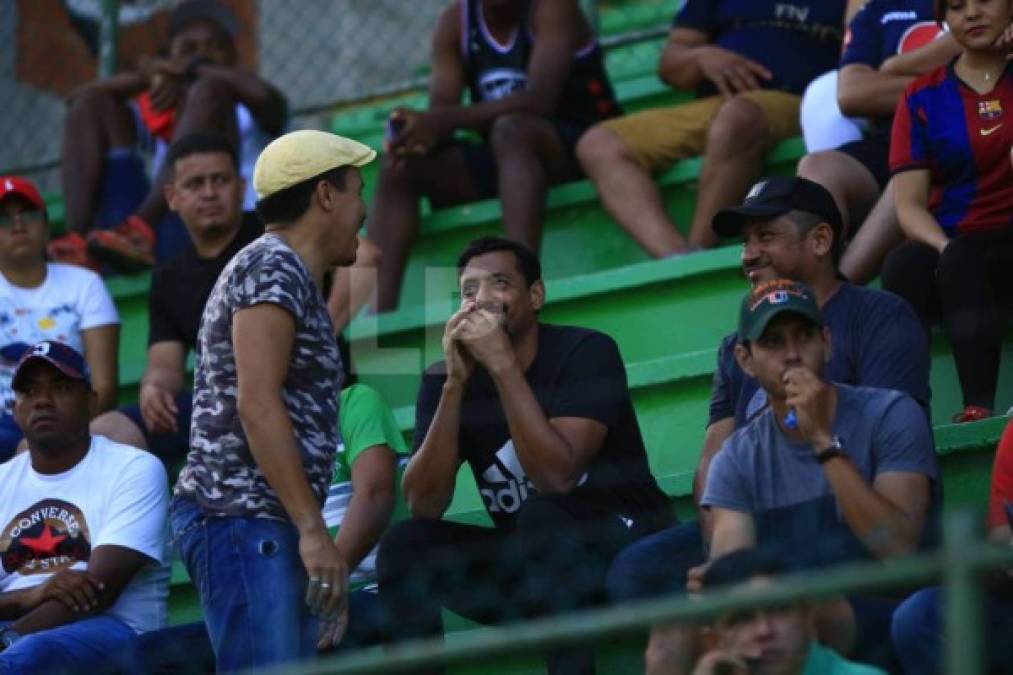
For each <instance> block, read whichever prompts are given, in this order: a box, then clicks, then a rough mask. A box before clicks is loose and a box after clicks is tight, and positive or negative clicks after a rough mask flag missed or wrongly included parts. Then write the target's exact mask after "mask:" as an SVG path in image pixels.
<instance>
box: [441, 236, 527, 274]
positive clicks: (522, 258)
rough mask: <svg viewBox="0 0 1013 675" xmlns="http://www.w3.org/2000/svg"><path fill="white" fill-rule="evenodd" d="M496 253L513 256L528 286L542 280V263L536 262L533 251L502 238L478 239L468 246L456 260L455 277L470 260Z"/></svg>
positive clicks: (518, 243)
mask: <svg viewBox="0 0 1013 675" xmlns="http://www.w3.org/2000/svg"><path fill="white" fill-rule="evenodd" d="M497 251H509V252H510V253H513V254H514V258H516V259H517V269H518V270H519V271H520V273H521V274H523V275H524V281H526V282H527V284H528V286H531V284H533V283H535V282H536V281H538V280H539V279H541V278H542V263H540V262H539V261H538V256H537V255H535V253H534V251H532V250H531V249H530V248H528V247H527V246H525V245H524V244H521V243H520V242H516V241H512V240H510V239H504V238H502V237H480V238H479V239H475V240H474V241H472V242H471V243H470V244H468V245H467V247H465V249H464V251H462V252H461V255H460V256H459V257H458V258H457V275H458V276H460V275H461V272H463V271H464V268H465V267H467V265H468V262H469V261H470V260H471V259H472V258H477V257H478V256H480V255H485V254H486V253H495V252H497Z"/></svg>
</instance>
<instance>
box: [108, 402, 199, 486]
mask: <svg viewBox="0 0 1013 675" xmlns="http://www.w3.org/2000/svg"><path fill="white" fill-rule="evenodd" d="M176 409H177V411H178V412H177V413H176V431H174V432H170V433H166V434H153V433H151V432H150V431H148V427H147V426H146V425H145V424H144V417H143V416H142V415H141V406H140V405H138V404H136V403H135V404H133V405H128V406H124V407H122V408H120V412H121V413H123V414H124V415H126V416H127V417H129V418H130V419H131V420H133V422H134V424H136V425H137V428H138V429H140V430H141V433H142V434H144V440H145V441H147V442H148V451H149V452H151V454H153V455H155V456H156V457H158V458H159V459H160V460H162V463H163V464H165V465H166V467H168V468H169V469H170V470H171V469H173V468H174V467H175V466H176V465H177V464H179V463H180V462H182V460H183V459H185V458H186V455H187V453H188V452H190V417H191V415H192V413H193V391H192V390H191V389H190V388H188V387H186V388H184V389H183V391H181V392H180V393H179V394H178V395H177V396H176Z"/></svg>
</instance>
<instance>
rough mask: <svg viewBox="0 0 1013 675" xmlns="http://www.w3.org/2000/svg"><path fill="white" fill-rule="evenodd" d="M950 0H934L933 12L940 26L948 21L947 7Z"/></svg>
mask: <svg viewBox="0 0 1013 675" xmlns="http://www.w3.org/2000/svg"><path fill="white" fill-rule="evenodd" d="M949 4H950V0H933V1H932V13H933V14H934V15H935V17H936V23H938V24H939V25H940V26H941V25H943V22H945V21H946V8H947V7H948V6H949Z"/></svg>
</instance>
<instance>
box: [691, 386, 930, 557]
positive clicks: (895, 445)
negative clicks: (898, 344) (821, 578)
mask: <svg viewBox="0 0 1013 675" xmlns="http://www.w3.org/2000/svg"><path fill="white" fill-rule="evenodd" d="M835 386H836V387H837V391H838V398H837V411H836V414H835V416H834V421H833V433H834V435H836V436H838V437H839V438H840V439H841V443H842V445H843V446H844V450H845V452H847V454H848V456H849V457H850V458H851V461H852V462H854V464H855V466H856V467H857V468H858V471H859V473H861V474H862V476H863V477H864V478H865V479H866V480H867V481H868V482H869V483H871V482H872V481H873V479H874V478H875V477H876V476H877V475H878V474H880V473H885V472H907V473H921V474H925V475H926V476H928V477H929V478H931V479H932V481H933V497H934V501H935V502H936V503H937V504H938V500H939V490H938V476H939V470H938V468H937V466H936V455H935V447H934V444H933V440H932V430H931V429H930V428H929V424H928V420H927V419H926V417H925V411H924V410H923V409H922V408H921V407H920V406H919V405H918V404H917V403H915V401H914V399H912V398H911V397H909V396H907V395H906V394H902V393H900V392H898V391H893V390H890V389H876V388H871V387H850V386H847V385H843V384H837V385H835ZM701 503H702V504H703V505H704V506H708V507H710V506H717V507H721V508H725V509H732V510H735V511H743V512H746V513H750V514H752V515H753V517H754V520H755V522H756V534H757V543H758V544H760V545H761V546H764V545H774V546H782V547H784V548H785V549H786V550H787V551H788V552H790V555H791V556H792V558H793V559H794V562H795V563H796V564H797V565H798V566H801V567H808V566H817V565H822V564H827V563H830V562H834V561H837V560H841V559H854V558H864V557H867V556H868V553H867V552H866V549H865V547H864V546H862V544H861V543H860V542H859V540H858V539H857V538H856V537H855V536H854V535H853V534H852V532H851V529H850V528H849V527H848V525H847V523H846V522H845V521H844V516H843V515H842V514H841V511H840V508H839V507H838V505H837V500H836V499H835V497H834V495H833V491H832V490H831V488H830V483H829V482H828V481H827V479H826V477H825V475H824V473H823V468H822V467H821V466H820V464H819V462H817V461H816V457H815V453H814V452H813V449H812V447H811V446H810V445H809V444H808V443H795V442H792V441H790V440H789V439H788V438H787V437H786V436H785V435H784V434H783V433H782V432H781V430H780V428H778V426H777V424H776V422H775V421H774V412H773V410H772V409H768V410H766V411H764V412H763V413H761V414H760V416H759V417H757V418H756V419H755V420H754V421H753V422H751V423H750V424H748V425H746V426H745V427H743V428H741V429H739V430H738V431H736V432H735V433H734V434H732V435H731V436H730V437H729V438H728V440H726V441H725V443H724V445H723V446H722V447H721V450H720V451H719V452H718V454H717V455H716V456H715V457H714V460H713V461H712V462H711V465H710V470H709V471H708V473H707V487H706V489H705V490H704V495H703V499H702V500H701ZM924 543H926V538H924V537H923V544H924Z"/></svg>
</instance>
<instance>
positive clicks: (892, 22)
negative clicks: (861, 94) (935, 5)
mask: <svg viewBox="0 0 1013 675" xmlns="http://www.w3.org/2000/svg"><path fill="white" fill-rule="evenodd" d="M942 32H943V31H942V28H941V27H940V26H939V24H937V23H936V22H935V20H934V19H933V10H932V0H870V2H869V3H868V4H867V5H865V6H864V7H862V8H861V9H860V10H858V13H857V14H855V16H854V18H853V19H851V23H850V24H849V25H848V30H847V31H846V32H845V34H844V54H843V55H842V56H841V67H842V68H843V67H844V66H848V65H852V64H856V63H858V64H863V65H866V66H869V67H870V68H877V69H878V68H879V67H880V66H881V65H883V62H884V61H886V60H887V59H888V58H890V57H891V56H896V55H897V54H903V53H905V52H910V51H913V50H915V49H918V48H919V47H922V46H924V45H926V44H928V43H929V42H931V41H932V40H934V39H935V38H937V37H938V36H939V35H941V34H942ZM892 119H893V115H888V116H886V117H885V118H883V119H877V120H876V133H878V134H879V135H880V138H881V140H882V142H883V143H884V144H887V145H888V144H889V143H890V122H891V120H892Z"/></svg>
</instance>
